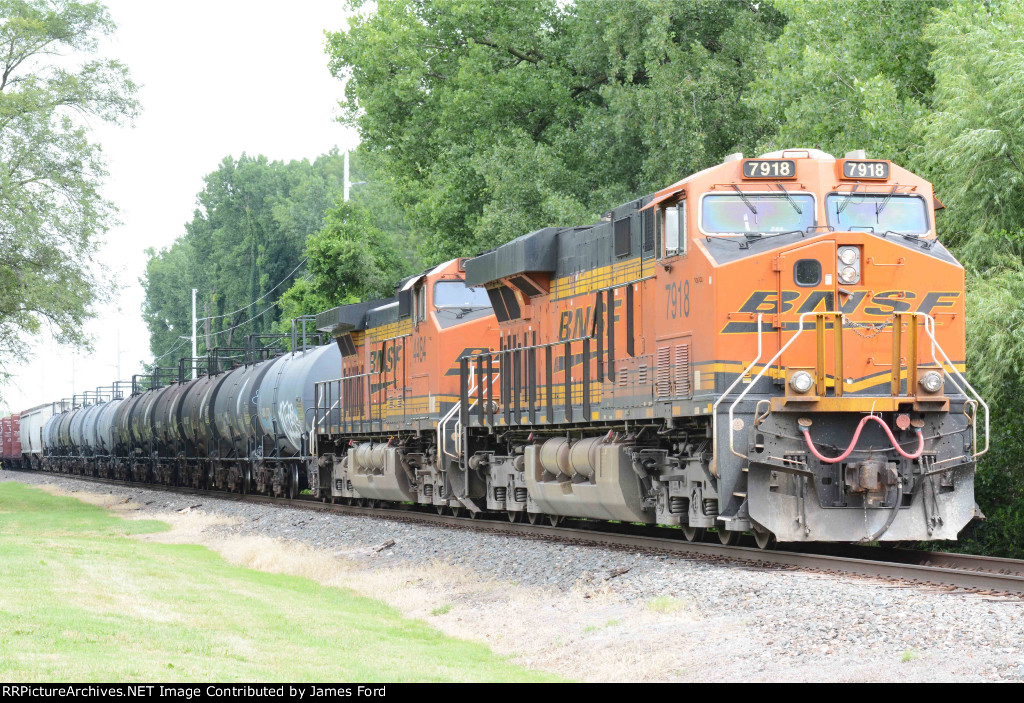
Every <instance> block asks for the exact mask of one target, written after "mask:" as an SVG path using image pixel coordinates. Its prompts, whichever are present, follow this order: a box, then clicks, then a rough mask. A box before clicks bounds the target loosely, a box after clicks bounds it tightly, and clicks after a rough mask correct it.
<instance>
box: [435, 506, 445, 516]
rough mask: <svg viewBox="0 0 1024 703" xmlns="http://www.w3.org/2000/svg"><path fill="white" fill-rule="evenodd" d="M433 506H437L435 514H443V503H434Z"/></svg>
mask: <svg viewBox="0 0 1024 703" xmlns="http://www.w3.org/2000/svg"><path fill="white" fill-rule="evenodd" d="M434 507H435V508H437V514H438V515H444V506H443V505H435V506H434Z"/></svg>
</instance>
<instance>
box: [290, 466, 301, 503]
mask: <svg viewBox="0 0 1024 703" xmlns="http://www.w3.org/2000/svg"><path fill="white" fill-rule="evenodd" d="M288 497H289V498H291V499H292V500H295V499H296V498H298V497H299V467H298V466H293V467H292V471H291V475H290V477H289V479H288Z"/></svg>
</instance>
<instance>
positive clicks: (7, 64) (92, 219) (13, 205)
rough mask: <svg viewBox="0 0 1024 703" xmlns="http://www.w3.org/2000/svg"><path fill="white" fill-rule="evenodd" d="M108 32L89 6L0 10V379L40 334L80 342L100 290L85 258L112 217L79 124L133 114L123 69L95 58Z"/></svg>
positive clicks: (98, 162) (2, 2)
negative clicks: (44, 328) (29, 341)
mask: <svg viewBox="0 0 1024 703" xmlns="http://www.w3.org/2000/svg"><path fill="white" fill-rule="evenodd" d="M114 30H115V26H114V23H113V22H112V21H111V19H110V16H109V14H108V13H107V11H106V9H105V8H103V6H102V5H99V4H97V3H80V2H72V1H71V0H0V153H2V154H3V157H2V158H0V372H2V369H3V368H4V366H5V365H6V364H7V363H9V362H11V361H12V360H16V359H19V358H23V355H24V350H25V349H26V348H27V345H26V344H25V339H24V338H25V336H26V335H35V334H36V333H38V332H39V331H40V329H41V327H42V325H44V324H48V325H49V328H50V330H51V332H52V333H53V335H54V337H55V338H56V339H57V340H58V341H61V342H70V343H75V344H84V343H86V341H87V340H86V338H85V336H84V334H83V332H82V325H83V323H84V321H85V320H86V319H87V318H88V317H90V316H91V315H92V314H93V305H94V304H95V303H96V302H97V301H98V300H99V299H101V298H102V297H103V295H104V293H105V292H106V290H107V284H105V283H104V282H103V281H104V278H103V276H101V275H98V263H97V262H96V261H95V259H94V255H95V252H96V248H97V245H98V243H99V241H100V237H101V235H102V234H103V233H104V232H105V231H106V230H107V229H108V228H109V227H110V226H111V224H112V223H113V221H114V217H115V212H116V211H115V208H114V207H113V205H112V204H111V203H109V202H108V201H106V200H105V199H104V198H103V197H102V196H101V195H100V192H99V186H100V183H101V181H102V179H103V177H104V176H105V175H106V172H105V171H104V165H103V159H102V156H101V153H100V147H99V145H98V144H97V143H96V142H94V141H93V140H92V138H91V133H90V124H95V123H96V122H106V123H115V124H116V123H122V122H124V121H127V120H130V119H131V118H133V117H134V116H135V115H136V113H137V110H138V104H137V103H136V100H135V93H136V87H135V84H134V83H133V82H132V80H131V78H130V76H129V72H128V69H127V68H126V67H125V66H124V65H123V64H121V63H120V62H118V61H116V60H113V59H105V58H98V57H96V56H95V54H96V53H97V50H98V41H99V39H100V38H101V37H104V36H107V35H109V34H111V33H112V32H114Z"/></svg>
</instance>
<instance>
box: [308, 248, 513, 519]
mask: <svg viewBox="0 0 1024 703" xmlns="http://www.w3.org/2000/svg"><path fill="white" fill-rule="evenodd" d="M317 326H318V328H319V329H320V330H321V331H325V332H329V333H330V334H332V335H333V336H334V338H335V340H336V341H337V343H338V346H339V347H340V349H341V352H342V365H341V369H340V371H341V376H340V377H339V378H335V379H332V380H328V381H322V382H320V383H317V384H316V389H315V396H316V407H315V409H314V417H315V421H314V426H315V427H316V428H317V446H318V451H319V453H320V459H319V461H318V462H317V463H316V466H315V467H313V469H311V475H310V485H311V486H316V487H317V488H316V489H315V490H314V493H315V494H317V495H320V494H323V495H325V496H329V497H330V498H331V499H335V500H345V501H349V502H355V501H407V502H415V503H420V504H425V505H434V506H437V507H438V508H439V509H441V508H447V507H449V506H452V507H455V508H457V509H463V508H465V507H470V506H472V507H474V508H475V503H474V502H473V498H474V496H475V497H477V498H479V497H480V496H482V491H480V490H478V489H477V488H476V482H475V481H474V477H472V476H470V475H469V474H468V473H467V472H466V471H465V470H464V469H463V467H462V466H460V464H459V463H458V461H457V460H456V459H457V457H456V453H455V447H456V444H455V440H454V439H453V437H452V435H453V433H454V432H456V430H457V428H456V423H457V420H458V417H457V415H456V413H455V407H456V405H457V403H458V400H459V386H458V384H459V361H460V359H462V358H463V357H466V356H470V355H473V354H478V353H480V352H483V351H487V350H488V349H491V348H493V347H494V346H497V326H496V325H495V319H494V311H493V310H492V308H491V301H490V299H489V297H488V295H487V291H485V290H484V289H483V288H482V287H474V286H469V285H467V284H466V280H465V274H464V272H463V260H462V259H455V260H453V261H449V262H447V263H444V264H441V265H440V266H437V267H435V268H433V269H431V270H430V271H426V272H424V273H422V274H418V275H415V276H411V277H409V278H407V279H405V280H403V281H402V282H400V283H399V284H398V286H397V290H396V295H395V297H394V298H390V299H385V300H378V301H372V302H369V303H357V304H355V305H346V306H342V307H339V308H335V309H333V310H329V311H327V312H324V313H321V314H320V315H319V316H318V318H317Z"/></svg>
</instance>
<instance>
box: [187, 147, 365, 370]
mask: <svg viewBox="0 0 1024 703" xmlns="http://www.w3.org/2000/svg"><path fill="white" fill-rule="evenodd" d="M345 163H346V164H347V163H348V162H347V161H346V162H345ZM345 173H348V170H347V169H346V170H345ZM196 352H197V347H196V289H195V288H193V289H192V380H193V381H194V380H196V378H198V372H197V370H196V362H195V358H196Z"/></svg>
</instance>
